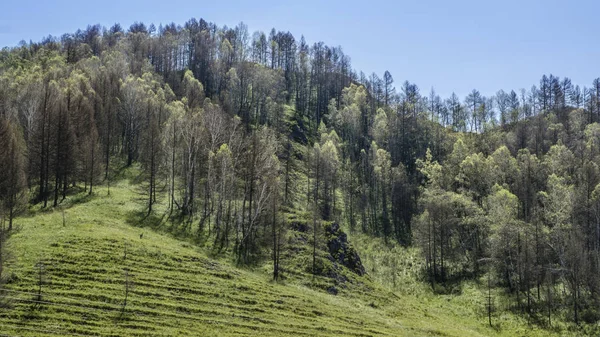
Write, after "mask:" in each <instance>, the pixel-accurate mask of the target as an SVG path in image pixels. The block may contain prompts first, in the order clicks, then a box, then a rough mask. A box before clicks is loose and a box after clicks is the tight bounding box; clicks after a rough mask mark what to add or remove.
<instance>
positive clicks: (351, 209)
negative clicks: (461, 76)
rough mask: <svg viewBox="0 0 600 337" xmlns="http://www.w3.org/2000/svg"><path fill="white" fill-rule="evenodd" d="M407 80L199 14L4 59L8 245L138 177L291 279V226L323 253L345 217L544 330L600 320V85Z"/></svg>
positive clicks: (151, 195)
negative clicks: (501, 86)
mask: <svg viewBox="0 0 600 337" xmlns="http://www.w3.org/2000/svg"><path fill="white" fill-rule="evenodd" d="M395 83H396V82H394V79H393V78H392V75H391V74H390V73H389V72H386V73H385V74H383V76H382V77H379V76H378V75H376V74H372V75H369V76H367V75H365V74H363V73H357V72H355V71H354V70H353V69H352V68H351V63H350V57H349V56H347V55H345V54H344V53H343V51H342V49H341V48H340V47H330V46H327V45H325V44H324V43H322V42H319V43H315V44H312V45H309V44H307V43H306V41H305V40H304V38H303V37H301V38H300V39H296V38H295V37H294V36H293V35H292V34H290V33H289V32H282V31H276V30H274V29H273V30H272V31H271V32H269V33H268V34H265V33H263V32H256V33H254V34H250V33H249V31H248V29H247V27H246V26H245V25H244V24H239V25H238V26H236V27H234V28H229V27H219V26H217V25H215V24H213V23H208V22H206V21H204V20H196V19H192V20H190V21H188V22H186V23H185V24H184V25H183V26H179V25H176V24H169V25H165V26H159V27H158V28H156V27H155V26H153V25H150V26H146V25H144V24H142V23H135V24H133V25H132V26H131V27H129V28H128V29H124V28H123V27H121V26H120V25H118V24H117V25H114V26H112V27H110V28H108V29H107V28H104V27H101V26H98V25H95V26H89V27H87V29H85V30H79V31H77V32H75V33H73V34H65V35H63V36H61V37H60V38H57V37H52V36H49V37H47V38H44V39H43V40H42V41H41V42H38V43H34V42H30V43H25V42H23V43H21V44H20V45H19V46H17V47H14V48H4V49H3V50H2V51H1V52H0V159H1V160H0V201H1V203H2V208H1V209H2V214H3V224H5V225H6V230H2V231H0V234H1V237H2V238H3V237H4V236H6V234H9V233H10V231H11V230H13V219H14V217H15V216H16V215H18V214H21V213H23V212H24V211H26V209H27V208H28V206H29V205H33V204H35V205H40V207H43V208H52V207H56V206H59V205H60V203H61V201H62V200H64V199H65V198H66V197H67V196H68V195H69V193H72V192H73V191H80V190H82V189H83V190H85V191H86V192H87V193H89V194H93V193H95V192H94V191H95V188H96V187H97V186H98V185H104V186H108V187H110V181H111V178H112V177H113V174H114V172H115V171H116V170H117V169H118V168H119V167H123V166H130V165H139V166H140V167H141V171H142V172H143V173H142V177H141V180H142V181H143V183H142V186H143V191H140V195H141V196H143V200H144V203H145V205H146V212H147V214H148V215H150V214H152V213H153V212H154V211H155V210H154V206H155V205H156V203H158V202H162V203H166V204H167V205H168V213H169V217H170V218H171V220H172V221H179V222H181V223H184V224H188V225H189V228H190V230H189V231H188V232H189V234H188V235H190V236H194V235H196V236H201V235H202V236H205V237H206V238H207V240H208V241H210V242H211V244H212V245H213V247H216V248H215V249H218V250H219V251H231V252H233V254H234V256H235V258H236V260H237V262H238V263H239V264H252V263H255V262H256V261H260V260H264V259H272V260H273V266H274V277H275V278H277V277H278V275H279V273H280V270H279V258H280V253H279V252H280V251H281V249H282V246H283V245H284V244H285V240H283V238H284V237H285V232H286V228H287V226H288V224H286V222H285V221H284V219H285V217H284V216H283V215H284V213H285V212H286V210H289V209H303V210H306V211H307V212H309V213H310V214H311V215H312V220H313V221H312V224H313V228H312V231H313V233H314V235H315V240H314V242H313V244H314V245H316V244H317V240H316V237H317V232H318V231H319V230H321V229H320V227H321V226H322V224H323V223H324V222H338V223H342V224H343V225H344V226H346V228H348V229H349V230H351V231H360V232H363V233H366V234H369V235H373V236H379V237H383V238H384V239H385V240H386V241H387V242H391V241H396V242H399V243H400V244H402V245H405V246H410V245H416V246H418V247H420V248H421V251H422V252H423V259H424V260H425V261H426V270H424V271H423V275H424V282H428V283H430V284H431V286H432V287H433V289H434V290H439V289H443V288H444V286H445V285H447V284H450V283H455V282H460V281H461V280H467V279H478V278H482V277H487V279H488V280H493V282H491V283H493V284H494V285H495V286H496V287H500V288H501V289H503V290H504V293H505V294H506V296H507V297H509V298H511V299H512V301H513V303H514V306H513V310H514V311H515V312H519V313H521V314H522V315H527V316H528V317H532V318H537V319H538V321H539V322H541V323H542V324H548V325H551V324H552V319H553V317H555V316H556V315H560V317H561V319H567V320H571V321H573V322H575V323H578V324H579V323H580V322H588V323H592V322H596V321H598V320H599V319H600V311H598V309H597V308H598V306H599V304H600V303H599V302H600V168H599V165H600V124H598V122H600V79H597V80H595V81H594V82H593V83H592V84H591V86H590V87H589V88H588V87H583V88H581V87H579V86H577V85H573V84H572V83H571V81H570V80H569V79H568V78H566V77H565V78H560V77H557V76H553V75H549V76H546V75H544V76H543V77H542V78H541V80H540V83H539V84H538V86H535V85H534V86H532V87H531V88H530V89H527V90H525V89H521V90H516V91H515V90H509V91H503V90H500V91H498V92H497V94H496V95H494V96H491V97H484V96H483V95H482V94H481V93H480V92H479V91H477V90H473V91H472V92H471V93H470V94H469V95H468V96H467V97H464V98H460V97H458V96H457V95H454V94H453V95H451V96H450V97H448V98H445V99H444V98H441V97H440V96H439V95H437V94H436V93H435V91H434V90H433V89H432V90H431V91H430V92H428V93H424V92H421V91H420V89H419V88H418V86H417V85H416V84H413V83H410V82H408V81H406V82H403V83H401V84H400V85H397V86H395ZM191 224H194V225H195V226H194V228H198V229H197V230H194V231H192V230H191V228H192V226H191ZM2 241H3V239H0V245H1V243H2ZM1 250H2V246H0V251H1ZM2 255H3V254H0V274H1V271H2V263H1V262H2V260H1V258H2ZM491 283H490V284H491Z"/></svg>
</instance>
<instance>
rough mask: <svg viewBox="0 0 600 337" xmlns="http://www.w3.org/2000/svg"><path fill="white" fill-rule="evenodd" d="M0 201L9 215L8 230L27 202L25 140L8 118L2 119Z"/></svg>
mask: <svg viewBox="0 0 600 337" xmlns="http://www.w3.org/2000/svg"><path fill="white" fill-rule="evenodd" d="M0 158H4V159H3V160H2V161H0V202H1V203H2V211H3V212H2V213H3V214H5V215H6V216H7V217H8V231H10V230H12V228H13V220H14V217H15V215H17V214H18V213H19V211H20V210H21V207H22V206H24V205H25V203H26V194H25V192H26V187H27V185H26V181H27V180H26V178H25V172H26V169H25V142H24V141H23V136H22V134H21V132H20V130H18V129H17V126H15V125H14V124H13V123H11V122H10V121H8V120H6V119H0Z"/></svg>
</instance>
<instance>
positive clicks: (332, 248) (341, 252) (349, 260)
mask: <svg viewBox="0 0 600 337" xmlns="http://www.w3.org/2000/svg"><path fill="white" fill-rule="evenodd" d="M325 230H326V233H327V236H328V240H327V248H329V254H330V259H331V260H332V261H333V262H338V263H340V264H342V265H344V266H345V267H346V268H348V269H350V270H351V271H352V272H354V273H355V274H357V275H359V276H362V275H364V274H365V267H364V266H363V264H362V262H361V260H360V256H358V253H357V252H356V250H354V248H353V247H352V246H351V245H350V243H349V242H348V236H347V235H346V233H344V232H343V231H342V230H341V229H340V225H338V224H337V223H333V224H331V225H329V226H326V227H325Z"/></svg>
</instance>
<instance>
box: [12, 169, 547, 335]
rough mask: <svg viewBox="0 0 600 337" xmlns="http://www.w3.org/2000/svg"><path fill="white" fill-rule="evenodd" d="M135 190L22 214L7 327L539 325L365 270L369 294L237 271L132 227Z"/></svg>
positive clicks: (442, 331) (153, 331) (205, 329)
mask: <svg viewBox="0 0 600 337" xmlns="http://www.w3.org/2000/svg"><path fill="white" fill-rule="evenodd" d="M134 189H135V186H134V185H132V184H131V182H130V181H129V180H128V179H123V180H121V181H120V182H118V183H117V185H116V186H111V188H110V191H111V195H110V197H107V196H106V192H107V191H106V188H98V189H97V190H96V195H95V196H93V197H91V198H88V197H86V196H85V194H84V193H80V194H77V195H74V196H71V197H69V198H68V199H67V200H65V202H64V205H65V208H64V209H65V211H64V226H63V213H62V212H61V211H60V210H54V211H40V210H37V211H36V210H33V211H32V214H34V215H32V216H29V217H22V218H19V219H18V221H17V225H18V226H19V229H18V231H17V232H16V233H15V234H13V235H12V237H11V238H10V239H9V240H8V243H9V250H10V251H11V252H12V255H13V258H12V260H11V263H10V265H9V273H8V274H9V283H8V284H7V286H6V287H7V288H8V291H7V292H6V294H7V299H8V300H9V301H10V305H11V306H12V309H1V311H0V331H1V332H2V334H3V335H9V336H14V335H17V336H26V335H32V336H33V335H35V336H40V335H48V336H52V335H65V336H68V335H84V336H88V335H94V336H124V335H131V336H136V335H137V336H167V335H197V336H242V335H261V336H286V335H294V336H297V335H307V336H342V335H343V336H386V335H387V336H426V335H443V336H487V335H503V334H504V335H531V334H534V331H530V330H529V329H528V328H527V327H526V326H524V325H520V326H518V329H517V330H514V329H513V330H510V331H509V330H505V331H496V330H492V329H489V328H487V327H486V325H485V322H486V320H485V318H484V317H482V315H481V314H478V313H477V308H473V307H465V306H464V301H463V302H461V301H455V300H453V299H452V298H451V297H436V296H423V297H419V294H418V293H417V294H404V295H398V294H393V293H390V292H389V291H386V290H383V288H382V287H380V286H378V285H377V284H376V283H374V282H372V281H371V280H370V277H363V278H362V282H363V285H362V287H363V289H366V291H360V292H359V291H357V292H355V293H354V292H351V291H348V292H344V293H342V294H340V295H339V296H334V295H330V294H327V293H325V292H322V291H317V290H312V289H309V288H307V287H304V286H302V285H301V284H300V283H298V282H295V281H294V280H292V279H290V280H289V281H288V282H287V284H278V283H273V282H271V281H270V277H269V276H268V275H266V274H264V273H261V272H260V271H249V270H242V269H237V268H235V267H232V266H231V265H230V263H228V261H227V260H223V259H212V258H210V257H208V256H207V255H206V253H204V252H203V251H201V250H200V249H199V248H197V247H196V246H195V245H192V244H190V243H188V242H184V241H180V240H178V239H176V238H174V237H172V236H171V235H168V234H163V233H161V231H154V230H149V229H147V228H141V227H137V226H135V225H133V224H134V223H136V218H135V215H136V214H137V213H138V211H139V209H141V207H142V206H141V203H140V202H139V201H138V198H139V196H138V195H137V194H136V193H135V192H132V191H133V190H134ZM163 226H170V225H169V224H163ZM40 265H41V266H42V267H40ZM125 269H127V270H128V271H127V273H126V272H125V271H124V270H125ZM40 276H41V279H42V287H41V288H42V291H41V294H42V295H41V298H38V296H37V291H38V287H39V279H40ZM307 279H308V277H307ZM127 281H128V282H127ZM305 281H306V280H305ZM126 283H128V284H129V287H128V288H129V289H128V299H127V305H126V307H125V309H124V311H123V302H124V299H125V292H126ZM369 290H370V291H369ZM540 335H541V333H540ZM544 335H548V333H547V332H544Z"/></svg>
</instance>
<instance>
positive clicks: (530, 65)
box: [0, 0, 600, 97]
mask: <svg viewBox="0 0 600 337" xmlns="http://www.w3.org/2000/svg"><path fill="white" fill-rule="evenodd" d="M599 11H600V2H599V1H594V0H589V1H587V0H586V1H581V0H574V1H567V0H544V1H532V0H504V1H485V0H478V1H472V0H468V1H467V0H455V1H445V0H413V1H381V0H369V1H354V0H346V1H338V0H335V1H326V0H297V1H283V0H280V1H271V0H268V1H237V0H230V1H223V0H196V1H180V0H167V1H155V0H144V1H141V0H121V1H113V0H105V1H94V2H88V1H67V0H62V1H61V0H55V1H44V0H39V1H30V0H19V1H10V0H7V1H3V4H2V5H0V46H14V45H17V44H18V42H19V41H20V40H26V41H29V40H30V39H31V40H33V41H39V40H40V39H41V38H42V37H43V36H47V35H48V34H52V35H55V36H60V35H62V34H63V33H67V32H68V33H72V32H74V31H75V30H77V29H78V28H85V27H86V26H87V25H88V24H95V23H99V24H101V25H104V26H110V25H112V24H113V23H115V22H119V23H121V25H122V26H123V27H124V28H127V27H129V25H130V24H131V23H133V22H134V21H142V22H144V23H146V24H150V23H154V24H155V25H156V26H158V24H159V23H169V22H175V23H177V24H183V23H185V21H187V20H188V19H190V18H191V17H196V18H204V19H205V20H207V21H211V22H215V23H217V24H218V25H219V26H222V25H228V26H235V25H236V24H237V23H239V22H240V21H243V22H244V23H246V24H247V25H248V28H249V31H250V33H252V32H254V31H255V30H262V31H265V32H266V33H268V31H269V30H270V29H271V28H272V27H275V28H276V29H278V30H284V31H290V32H292V33H293V34H294V36H295V37H296V38H297V39H299V38H300V36H301V35H304V36H305V38H306V40H307V41H308V42H309V43H312V42H317V41H323V42H325V43H326V44H328V45H331V46H337V45H340V46H342V48H343V50H344V52H345V53H346V54H348V55H349V56H350V57H351V59H352V66H353V67H354V68H355V69H356V70H359V71H360V70H362V71H363V72H365V73H366V74H370V73H371V72H375V73H377V74H378V75H379V76H382V75H383V72H384V71H385V70H389V71H390V72H391V73H392V75H393V77H394V79H395V81H396V83H395V84H396V86H400V84H401V82H403V81H404V80H409V81H411V82H415V83H416V84H417V85H418V86H419V87H420V88H421V92H422V93H423V94H427V93H428V92H429V90H430V88H431V87H432V86H434V87H435V89H436V91H437V92H438V93H440V94H441V95H442V96H443V97H447V96H449V95H450V94H451V93H452V92H453V91H454V92H456V93H457V94H458V95H459V96H461V97H464V96H465V95H466V94H467V93H468V92H469V91H470V90H471V89H473V88H476V89H478V90H480V91H481V92H482V93H483V94H484V95H490V94H493V93H495V92H496V91H497V90H499V89H504V90H510V89H515V90H516V89H520V88H530V87H531V85H533V84H536V85H537V84H538V83H539V79H540V78H541V76H542V75H543V74H544V73H546V74H550V73H552V74H554V75H558V76H561V77H562V76H568V77H570V78H571V79H572V80H573V83H575V84H579V85H581V86H583V85H587V86H589V85H590V84H591V83H592V80H593V79H594V78H595V77H600V43H599V39H598V32H599V31H600V30H599V28H600V20H599V19H598V13H599Z"/></svg>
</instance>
